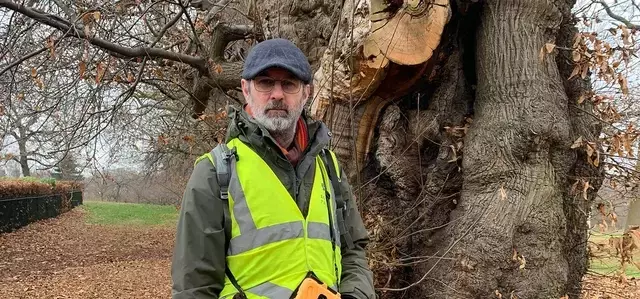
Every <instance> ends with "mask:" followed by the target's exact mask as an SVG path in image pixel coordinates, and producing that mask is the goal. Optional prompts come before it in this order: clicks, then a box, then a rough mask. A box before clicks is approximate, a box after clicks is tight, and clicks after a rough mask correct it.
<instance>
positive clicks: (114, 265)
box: [0, 209, 175, 299]
mask: <svg viewBox="0 0 640 299" xmlns="http://www.w3.org/2000/svg"><path fill="white" fill-rule="evenodd" d="M174 229H175V228H174V227H172V226H165V227H162V226H160V227H131V226H101V225H90V224H86V223H85V221H84V212H83V211H82V210H79V209H74V210H73V211H71V212H68V213H66V214H64V215H62V216H60V217H59V218H56V219H49V220H45V221H42V222H39V223H33V224H31V225H29V226H27V227H24V228H22V229H20V230H18V231H17V232H14V233H11V234H2V235H0V298H78V299H80V298H83V299H84V298H170V297H171V280H170V277H171V274H170V259H171V253H172V249H173V240H174Z"/></svg>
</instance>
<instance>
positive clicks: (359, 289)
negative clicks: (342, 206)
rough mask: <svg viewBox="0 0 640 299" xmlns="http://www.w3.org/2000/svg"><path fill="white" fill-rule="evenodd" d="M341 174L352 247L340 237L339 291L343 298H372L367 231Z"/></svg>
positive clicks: (347, 184) (371, 276) (348, 186)
mask: <svg viewBox="0 0 640 299" xmlns="http://www.w3.org/2000/svg"><path fill="white" fill-rule="evenodd" d="M341 175H342V188H343V190H345V191H346V192H344V195H345V198H344V200H345V203H346V206H347V207H346V208H348V209H349V214H348V216H347V218H346V219H345V225H346V227H347V229H348V230H349V233H350V234H351V238H352V239H353V243H354V248H351V249H350V248H348V247H347V244H346V242H345V240H344V238H341V240H340V243H341V244H342V246H341V248H340V250H341V252H342V277H341V279H342V280H341V282H340V288H339V289H340V293H341V295H342V297H343V298H349V297H353V298H356V299H374V298H376V294H375V290H374V286H373V273H372V272H371V270H370V269H369V266H368V264H367V252H366V250H365V247H366V246H367V244H368V243H369V236H368V232H367V229H366V228H365V226H364V223H363V222H362V217H361V215H360V212H359V211H358V205H357V203H356V201H355V198H354V196H353V191H352V190H351V186H350V185H349V182H348V181H347V178H346V176H345V174H344V171H343V172H342V174H341Z"/></svg>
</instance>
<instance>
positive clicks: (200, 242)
mask: <svg viewBox="0 0 640 299" xmlns="http://www.w3.org/2000/svg"><path fill="white" fill-rule="evenodd" d="M228 115H229V119H230V123H229V127H228V130H227V141H229V140H231V139H233V138H236V137H237V138H239V139H240V140H241V141H243V142H245V143H247V144H249V145H250V146H251V147H252V148H253V149H254V150H255V151H256V153H258V154H260V155H261V156H262V157H263V159H264V160H265V162H266V163H267V164H268V165H269V166H270V167H271V169H273V171H274V173H275V174H276V175H277V176H278V177H279V178H280V180H281V181H282V183H283V185H284V186H285V187H286V188H287V190H288V191H289V193H290V194H291V196H292V197H293V198H294V199H295V200H296V203H297V205H298V207H299V208H300V210H301V211H302V213H303V214H304V215H305V216H306V214H307V209H308V201H309V194H310V192H311V186H312V184H313V177H314V171H313V169H314V168H313V167H311V166H312V165H313V163H314V161H315V157H316V156H317V155H318V154H319V153H320V151H321V149H322V148H324V147H326V146H327V145H328V143H329V139H330V133H329V130H328V128H327V127H326V126H325V125H324V124H323V123H322V122H317V121H312V120H310V119H308V118H306V117H305V116H303V117H304V119H305V120H306V121H307V128H308V131H309V139H310V140H309V146H308V147H307V150H306V151H305V152H304V154H303V157H302V158H301V159H300V162H299V163H298V165H297V167H295V168H294V167H293V165H292V164H291V163H290V162H289V161H288V160H287V159H286V157H285V156H284V154H283V153H282V152H281V151H280V149H279V148H278V146H277V145H276V143H275V141H274V139H273V138H272V137H271V136H270V135H269V133H268V132H267V131H266V130H265V129H264V128H262V127H261V126H259V125H258V124H257V123H255V121H253V119H252V118H251V117H249V116H248V115H247V113H246V112H245V111H244V110H239V109H236V108H229V109H228ZM342 184H343V188H347V189H345V190H349V191H350V192H349V197H348V198H345V201H346V203H347V206H348V207H349V209H350V214H349V218H348V219H346V220H345V224H346V226H347V228H348V230H349V232H350V234H351V236H352V238H353V241H354V243H355V248H353V249H349V248H347V247H346V242H345V240H341V244H343V245H342V248H341V249H342V267H343V268H342V269H343V272H342V282H341V284H340V286H339V291H340V293H341V294H342V295H343V298H349V296H352V297H353V298H356V299H373V298H376V296H375V291H374V287H373V274H372V272H371V271H370V270H369V267H368V265H367V260H366V251H365V247H366V245H367V243H368V242H369V238H368V234H367V230H366V229H365V227H364V224H363V222H362V218H361V216H360V213H359V212H358V207H357V205H356V202H355V200H353V195H352V193H351V187H350V186H349V183H348V182H347V179H346V177H345V174H344V172H343V173H342ZM295 186H297V189H298V190H295V189H296V187H295ZM246 188H250V186H248V187H246ZM223 204H224V202H223V201H222V200H221V199H220V197H219V187H218V184H217V180H216V174H215V168H214V167H213V165H211V163H210V162H209V160H208V159H203V160H201V161H199V162H198V163H197V164H196V165H195V168H194V170H193V173H192V174H191V177H190V179H189V182H188V183H187V187H186V190H185V192H184V197H183V200H182V206H181V209H180V217H179V220H178V226H177V234H176V243H175V248H174V252H173V261H172V266H171V276H172V280H173V287H172V298H173V299H187V298H198V299H204V298H212V299H217V298H218V294H219V293H220V291H221V290H222V288H223V286H224V277H225V252H224V248H225V246H224V245H225V234H224V227H223V225H224V223H223V222H224V220H223ZM283 299H286V298H283Z"/></svg>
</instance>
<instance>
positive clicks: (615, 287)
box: [0, 209, 640, 299]
mask: <svg viewBox="0 0 640 299" xmlns="http://www.w3.org/2000/svg"><path fill="white" fill-rule="evenodd" d="M84 217H85V212H83V211H82V210H81V209H75V210H73V211H71V212H68V213H66V214H64V215H62V216H60V217H59V218H57V219H49V220H45V221H42V222H39V223H34V224H31V225H29V226H27V227H25V228H22V229H20V230H19V231H17V232H14V233H11V234H2V235H0V298H3V299H4V298H21V299H22V298H38V299H40V298H43V299H44V298H51V299H54V298H56V299H57V298H74V299H90V298H104V299H106V298H109V299H113V298H118V299H120V298H122V299H126V298H136V299H145V298H171V274H170V264H171V262H170V259H171V253H172V248H173V240H174V227H173V226H155V227H143V226H140V227H134V226H102V225H91V224H86V223H85V220H84ZM636 284H638V285H640V283H637V281H634V280H632V281H629V282H628V283H627V284H620V283H617V282H616V281H615V280H614V279H611V278H606V277H596V276H587V277H585V285H584V291H583V295H582V299H605V298H611V299H613V298H640V287H639V286H636Z"/></svg>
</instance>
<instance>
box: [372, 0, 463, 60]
mask: <svg viewBox="0 0 640 299" xmlns="http://www.w3.org/2000/svg"><path fill="white" fill-rule="evenodd" d="M383 3H384V0H372V1H371V7H372V10H371V22H372V24H371V34H370V35H369V37H368V40H370V41H371V42H368V43H366V44H365V47H377V48H378V49H379V51H381V52H382V53H384V55H385V56H386V57H387V58H388V59H389V60H391V61H392V62H394V63H397V64H402V65H415V64H420V63H423V62H425V61H427V60H428V59H429V58H430V57H431V55H432V54H433V50H434V49H435V48H436V47H437V46H438V44H440V38H441V36H442V32H443V30H444V26H445V25H446V24H447V22H448V21H449V18H450V15H451V11H450V6H449V1H448V0H430V1H425V0H423V1H407V3H406V4H405V5H404V6H402V7H401V8H400V9H399V10H398V11H396V12H388V11H387V9H388V7H386V6H385V5H383ZM366 51H367V52H376V50H374V49H367V50H366Z"/></svg>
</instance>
